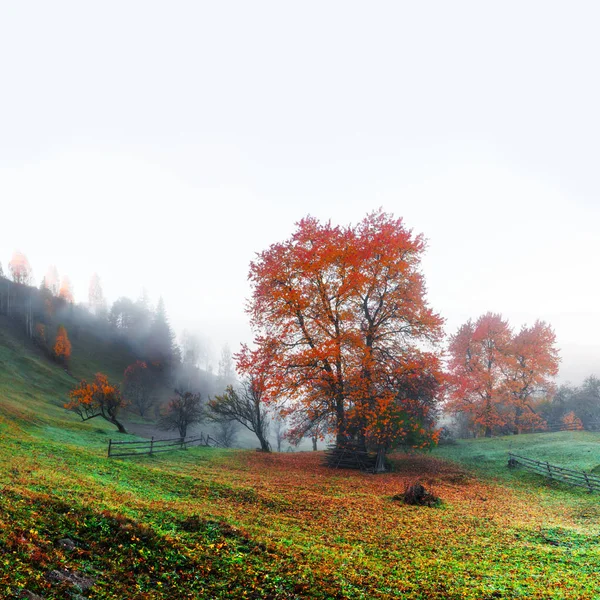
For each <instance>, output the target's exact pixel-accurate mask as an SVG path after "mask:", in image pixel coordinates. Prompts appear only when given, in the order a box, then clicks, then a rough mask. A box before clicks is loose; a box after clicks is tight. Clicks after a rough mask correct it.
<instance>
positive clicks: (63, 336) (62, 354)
mask: <svg viewBox="0 0 600 600" xmlns="http://www.w3.org/2000/svg"><path fill="white" fill-rule="evenodd" d="M52 351H53V352H54V357H55V358H56V360H58V361H59V362H62V363H65V364H66V363H67V362H68V360H69V358H71V342H70V341H69V336H68V335H67V330H66V329H65V327H64V325H59V327H58V331H57V333H56V339H55V340H54V347H53V348H52Z"/></svg>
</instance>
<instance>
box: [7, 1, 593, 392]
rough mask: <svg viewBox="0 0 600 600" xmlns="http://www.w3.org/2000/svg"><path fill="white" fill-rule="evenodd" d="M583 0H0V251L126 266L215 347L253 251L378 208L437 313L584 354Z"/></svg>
mask: <svg viewBox="0 0 600 600" xmlns="http://www.w3.org/2000/svg"><path fill="white" fill-rule="evenodd" d="M599 6H600V5H598V4H597V3H594V2H560V3H558V2H549V1H544V2H524V1H522V0H521V1H519V2H506V1H505V2H493V3H492V2H480V1H477V2H399V1H395V2H360V3H358V2H349V1H347V0H345V1H340V2H326V1H323V0H321V1H319V2H308V1H306V0H305V1H304V2H281V1H275V2H269V3H267V2H257V1H254V2H224V1H220V2H191V1H190V2H176V1H173V0H170V1H169V2H160V3H157V2H148V1H147V0H146V1H143V2H126V1H123V0H120V1H119V2H107V1H105V2H97V3H91V2H81V1H74V2H61V1H59V0H54V1H53V2H27V1H26V0H23V1H21V2H3V3H2V4H1V6H0V209H1V210H0V222H1V227H0V263H1V264H2V266H3V267H4V269H5V270H6V267H7V263H8V260H9V259H10V256H11V254H12V252H13V250H15V249H16V248H19V249H20V250H22V251H23V252H24V253H25V254H26V255H27V256H28V257H29V260H30V262H31V264H32V266H33V270H34V276H35V279H36V283H37V284H39V283H40V281H41V279H42V277H43V275H44V273H45V272H46V269H47V267H48V265H50V264H55V265H56V266H57V268H58V270H59V272H60V273H61V274H63V273H64V274H67V275H69V277H70V278H71V280H72V282H73V284H74V288H75V297H76V300H77V301H86V300H87V289H88V283H89V278H90V276H91V275H92V273H93V272H94V271H96V272H98V274H99V275H100V277H101V279H102V282H103V286H104V290H105V293H106V295H107V296H108V298H109V300H111V301H113V300H115V299H116V298H117V297H118V296H120V295H127V296H130V297H132V298H136V297H138V296H139V295H140V293H141V290H142V288H143V287H146V288H147V289H148V291H149V293H150V295H151V297H152V298H153V300H154V301H156V300H157V299H158V296H159V295H162V296H163V297H164V299H165V302H166V307H167V310H168V313H169V316H170V319H171V322H172V324H173V325H174V326H175V328H176V329H177V331H178V332H180V331H181V330H182V329H183V328H184V327H188V328H193V329H196V330H198V331H200V332H202V333H204V334H205V335H207V336H209V337H210V338H211V339H212V340H213V345H214V348H215V354H216V355H217V358H216V360H218V352H219V347H220V346H221V345H222V344H223V343H228V344H229V345H230V346H231V348H232V349H233V350H235V349H237V347H238V346H239V343H240V342H241V341H249V340H250V331H249V328H248V325H247V319H246V316H245V314H244V312H243V306H244V300H245V298H247V297H248V295H249V288H248V286H247V282H246V276H247V272H248V265H249V262H250V260H251V259H252V258H253V256H254V253H255V252H258V251H261V250H263V249H265V248H267V247H268V246H269V245H270V244H271V243H273V242H276V241H280V240H283V239H285V238H287V237H288V236H289V235H290V233H291V232H292V230H293V228H294V223H295V222H296V221H298V220H299V219H300V218H301V217H303V216H305V215H306V214H309V213H310V214H312V215H315V216H316V217H318V218H320V219H323V220H328V219H331V220H332V221H333V222H335V223H341V224H347V223H349V222H356V221H357V220H359V219H361V218H362V217H363V216H364V215H365V214H366V213H367V212H370V211H372V210H374V209H376V208H378V207H383V208H384V209H385V210H386V211H389V212H392V213H394V214H395V215H397V216H402V217H403V218H404V220H405V223H406V225H407V226H409V227H411V228H413V229H414V230H415V231H416V232H422V233H424V234H425V236H426V237H427V238H428V239H429V250H428V253H427V255H426V258H425V261H424V264H423V270H424V273H425V276H426V279H427V283H428V288H429V300H430V303H431V305H432V306H433V307H434V308H435V309H436V310H437V311H439V312H440V313H441V314H442V315H443V316H444V317H445V318H446V320H447V321H446V330H447V331H448V332H449V333H452V332H454V331H455V330H456V328H457V327H458V326H459V325H460V324H461V323H462V322H464V321H465V320H467V319H468V318H470V317H472V318H477V317H478V316H479V315H480V314H482V313H484V312H486V311H488V310H491V311H496V312H501V313H502V314H503V315H504V316H505V317H506V318H508V319H509V320H510V322H511V323H512V324H513V325H514V326H515V327H516V328H518V327H520V326H521V325H522V324H523V323H532V322H533V321H535V320H536V319H537V318H541V319H544V320H546V321H548V322H550V323H551V324H552V325H553V327H554V328H555V331H556V333H557V336H558V341H559V345H560V347H561V350H562V356H563V363H562V369H561V379H562V380H568V379H570V380H572V381H574V382H579V380H580V379H582V378H583V377H584V376H586V375H588V374H589V373H592V372H595V373H596V374H598V375H600V278H599V267H598V261H599V258H600V235H599V229H600V177H599V175H598V166H599V165H600V117H599V111H600V79H599V78H598V57H599V56H600V37H599V36H598V35H597V28H598V23H599V17H600V11H599V8H598V7H599ZM216 360H215V362H216Z"/></svg>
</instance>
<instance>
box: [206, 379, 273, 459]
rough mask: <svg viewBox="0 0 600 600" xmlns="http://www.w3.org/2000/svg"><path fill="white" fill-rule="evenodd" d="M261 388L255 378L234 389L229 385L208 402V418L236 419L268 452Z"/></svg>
mask: <svg viewBox="0 0 600 600" xmlns="http://www.w3.org/2000/svg"><path fill="white" fill-rule="evenodd" d="M262 397H263V390H262V388H261V386H260V384H259V383H258V382H256V380H252V379H247V380H245V381H244V382H242V385H241V387H239V388H238V389H235V388H234V387H233V386H231V385H229V386H227V388H226V389H225V392H223V394H221V395H218V396H215V397H214V398H213V399H212V400H211V401H210V402H209V403H208V408H209V411H210V412H209V418H210V419H211V420H213V421H215V422H217V423H218V422H220V421H222V420H228V421H237V422H238V423H240V425H243V426H244V427H245V428H246V429H248V430H249V431H251V432H252V433H254V434H255V435H256V437H257V438H258V441H259V442H260V449H261V450H262V451H263V452H270V451H271V445H270V444H269V440H268V439H267V436H268V433H269V417H268V414H267V409H266V407H265V406H264V405H263V404H262V402H261V400H262Z"/></svg>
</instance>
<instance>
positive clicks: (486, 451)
mask: <svg viewBox="0 0 600 600" xmlns="http://www.w3.org/2000/svg"><path fill="white" fill-rule="evenodd" d="M87 352H88V354H87V355H86V358H85V359H82V360H81V361H80V362H79V363H77V362H76V364H78V366H77V370H78V373H83V371H85V370H86V369H89V370H90V374H93V371H95V370H104V371H106V369H103V368H102V367H103V365H102V364H101V363H102V361H103V358H102V356H103V354H102V353H103V352H104V350H102V349H101V350H98V354H95V352H94V349H93V347H92V343H91V342H89V345H88V347H87ZM113 369H114V370H115V371H118V370H119V369H120V367H118V368H117V366H114V367H113ZM83 374H85V375H87V373H83ZM71 385H72V379H71V378H70V377H69V376H68V375H67V374H66V373H65V372H64V370H62V369H60V368H59V367H57V366H56V365H54V364H52V363H50V362H48V361H47V360H46V359H45V358H44V357H43V356H42V355H40V354H38V353H37V352H36V350H35V348H34V347H32V346H30V345H28V342H27V341H23V340H20V338H19V336H18V335H15V334H14V333H13V332H12V331H9V330H7V329H3V328H0V409H1V410H0V597H1V598H11V597H18V594H20V592H21V590H25V589H27V590H29V591H31V592H35V593H37V594H40V595H42V596H43V597H44V598H46V599H59V598H60V599H69V598H75V597H79V598H81V597H83V598H98V599H109V598H110V599H118V600H123V599H125V598H127V599H134V600H137V599H140V600H141V599H155V598H156V599H163V598H164V599H179V598H236V599H237V598H269V599H276V598H282V599H283V598H286V599H291V598H331V599H334V598H357V599H358V598H361V599H370V598H380V599H384V598H385V599H387V598H404V599H413V598H414V599H423V600H428V599H440V600H441V599H448V598H449V599H454V598H457V599H458V598H472V599H491V598H557V599H558V598H582V599H583V598H590V599H591V598H597V597H598V592H597V582H598V568H599V565H600V527H599V526H598V522H599V519H600V497H599V495H595V496H592V495H589V494H587V493H586V492H585V491H583V490H571V489H568V488H565V487H564V486H562V487H552V485H549V484H548V482H546V481H545V480H544V479H543V478H541V477H536V476H534V475H529V474H527V473H526V472H524V471H522V470H509V469H507V468H506V462H507V453H508V450H509V449H510V450H512V451H514V452H521V453H523V454H525V455H526V456H531V457H534V458H540V459H543V460H550V462H554V463H555V464H562V465H566V466H572V467H575V468H585V469H590V468H592V467H594V466H595V465H596V464H599V463H600V455H599V448H600V436H599V435H597V434H590V433H585V432H576V433H572V432H565V433H557V434H539V435H523V436H518V437H517V436H512V437H507V438H495V439H491V440H485V439H480V440H468V441H461V442H459V443H457V444H456V445H452V446H444V447H441V448H438V449H436V450H435V451H434V452H433V453H432V455H428V456H422V455H414V456H397V457H395V458H394V459H393V462H394V464H395V467H396V470H395V471H394V472H393V473H389V474H385V475H382V476H372V475H366V474H361V473H357V472H345V471H331V470H328V469H326V468H324V467H322V466H321V465H320V463H321V455H320V454H317V453H311V452H308V453H282V454H273V455H263V454H262V453H257V452H250V451H236V450H216V449H207V448H194V449H190V450H187V451H177V450H176V451H173V452H172V453H164V454H160V455H156V456H153V457H150V456H143V457H135V458H134V459H123V460H108V459H107V458H106V445H107V440H108V439H109V437H113V438H115V437H118V434H116V432H115V431H114V428H112V427H111V426H110V425H109V424H108V423H106V422H103V421H101V420H94V421H90V422H86V423H82V422H81V421H78V420H77V418H76V416H75V415H73V414H71V413H68V412H67V411H65V410H64V409H63V408H62V403H63V402H64V400H65V398H66V394H67V392H68V390H69V389H70V387H71ZM415 479H420V480H421V481H423V482H424V483H425V485H426V486H427V487H428V488H432V489H433V490H434V491H435V492H436V493H437V494H438V495H439V496H441V498H442V504H441V505H440V506H439V507H436V508H425V507H423V508H422V507H412V506H405V505H403V504H401V503H398V502H397V501H395V500H393V497H394V496H395V495H396V494H398V493H399V492H402V490H403V489H404V486H405V485H406V484H407V483H409V482H411V481H414V480H415ZM63 538H69V539H70V540H72V541H73V542H74V543H75V544H76V546H75V548H74V549H71V550H69V549H66V548H64V547H62V546H61V544H60V542H59V540H61V539H63ZM64 569H68V570H69V571H70V572H78V573H79V574H81V575H82V576H85V577H88V578H89V579H90V580H91V581H92V580H93V582H94V585H93V586H92V587H91V588H90V589H87V590H78V589H77V587H76V586H73V585H71V584H69V583H68V582H63V583H62V584H59V583H55V582H52V581H51V577H49V573H51V572H52V571H55V570H59V571H62V570H64ZM77 595H78V596H77Z"/></svg>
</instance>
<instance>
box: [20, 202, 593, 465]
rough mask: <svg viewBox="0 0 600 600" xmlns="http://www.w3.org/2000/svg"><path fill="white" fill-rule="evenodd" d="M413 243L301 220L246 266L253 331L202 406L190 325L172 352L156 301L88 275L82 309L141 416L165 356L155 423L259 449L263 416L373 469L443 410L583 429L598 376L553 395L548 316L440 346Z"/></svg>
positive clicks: (392, 220)
mask: <svg viewBox="0 0 600 600" xmlns="http://www.w3.org/2000/svg"><path fill="white" fill-rule="evenodd" d="M425 249H426V242H425V239H424V238H423V236H422V235H418V234H414V233H413V231H412V230H410V229H408V228H407V227H406V226H405V225H404V223H403V221H402V219H398V218H396V217H394V216H393V215H391V214H388V213H385V212H383V211H381V210H380V211H376V212H374V213H371V214H368V215H367V216H366V217H365V218H364V219H363V220H361V221H360V222H359V223H357V224H354V225H348V226H337V225H333V224H331V223H330V222H326V223H322V222H320V221H318V220H317V219H315V218H313V217H306V218H305V219H302V220H301V221H300V222H299V223H297V226H296V230H295V231H294V232H293V234H292V235H291V237H289V238H288V239H286V240H284V241H282V242H278V243H275V244H273V245H271V246H270V247H269V248H267V249H266V250H264V251H263V252H261V253H259V254H258V255H257V257H256V259H255V260H254V261H252V262H251V264H250V272H249V281H250V284H251V297H250V299H249V301H248V304H247V313H248V315H249V318H250V323H251V326H252V328H253V331H254V334H255V335H254V340H253V343H252V345H251V346H248V345H243V346H242V348H241V350H240V351H239V352H238V353H237V354H236V355H235V367H234V366H233V363H232V362H231V360H230V359H229V360H226V359H227V358H228V357H222V361H221V362H220V365H219V374H220V375H223V379H224V380H228V383H230V384H231V385H230V386H229V387H227V388H226V389H225V391H224V392H222V393H217V394H213V395H211V399H210V400H209V401H208V402H207V403H206V404H205V406H204V409H203V410H199V409H198V410H197V411H196V409H197V408H198V406H199V402H200V401H199V400H195V397H196V395H197V394H196V393H195V392H194V390H193V384H192V379H193V374H194V368H195V367H197V364H198V360H199V354H200V352H201V349H200V345H199V344H198V343H197V340H194V338H193V336H189V335H188V336H187V337H186V336H184V339H183V344H182V347H181V348H179V347H178V346H176V345H175V344H174V336H173V334H172V332H171V330H170V328H169V326H168V321H167V319H166V314H165V312H164V305H162V304H160V303H159V306H158V307H157V311H156V313H155V314H154V315H153V316H152V315H151V314H150V312H149V311H148V308H147V303H146V301H145V300H144V298H142V299H140V300H138V301H137V302H132V301H131V300H128V299H126V298H121V299H119V300H117V302H115V303H114V304H113V306H112V307H111V309H110V311H108V310H106V308H103V303H102V294H101V288H100V286H99V281H96V282H95V284H94V286H93V287H94V290H95V291H94V294H93V296H94V300H93V302H92V293H91V291H90V306H92V304H93V306H94V311H95V312H96V314H105V315H106V320H107V322H108V323H109V324H110V326H111V328H112V329H113V330H115V331H117V332H118V333H119V334H120V335H121V336H122V337H123V339H126V340H127V341H128V343H129V344H130V345H131V346H132V347H134V348H136V351H137V353H138V354H139V355H140V357H141V358H143V359H144V360H140V361H138V362H136V363H135V364H132V365H131V366H130V367H128V370H127V372H126V377H125V379H124V384H123V390H124V391H126V395H127V396H128V398H129V400H130V402H131V403H133V404H134V405H135V406H136V407H137V409H138V410H139V411H140V413H141V414H142V413H143V411H144V410H146V407H145V406H144V401H143V398H144V397H146V396H147V393H146V391H145V390H146V389H147V387H148V385H149V384H148V378H149V376H150V374H151V373H152V372H153V371H154V370H155V367H157V365H158V367H159V370H160V369H167V370H168V368H169V366H172V365H173V364H178V365H180V370H179V373H180V379H179V380H178V382H177V383H178V384H179V385H178V386H177V389H178V390H179V391H178V392H177V394H176V395H175V396H173V397H172V399H171V401H170V402H169V407H170V408H169V409H168V410H167V412H166V413H165V415H163V419H164V418H166V415H167V414H169V415H170V416H171V417H172V419H175V421H173V422H172V423H171V425H172V426H174V427H175V426H176V427H179V425H173V423H175V422H176V421H177V418H176V415H177V414H180V415H181V414H185V413H186V411H187V410H188V408H189V412H190V414H195V415H196V416H195V417H194V418H197V419H200V418H205V419H206V418H209V419H212V420H213V421H214V422H220V423H221V424H225V423H228V424H229V425H231V423H232V422H238V423H239V424H240V425H241V426H244V427H246V428H248V429H250V430H251V431H253V432H254V433H255V434H256V435H257V437H258V439H259V442H260V445H261V448H262V449H263V450H268V449H269V443H268V440H267V438H266V436H264V434H263V432H262V427H263V425H262V424H261V423H263V422H266V421H268V420H269V419H268V418H266V417H265V415H266V414H267V412H270V413H271V414H277V415H279V416H280V418H281V419H285V420H286V423H289V428H288V429H287V431H286V437H287V439H288V440H292V441H294V440H295V441H297V440H299V439H302V438H303V437H310V438H312V439H313V442H314V443H316V440H317V439H323V438H325V437H328V436H331V437H333V439H335V441H336V444H337V445H338V446H346V447H354V448H357V449H359V450H369V451H373V452H375V453H376V454H377V457H378V458H377V465H378V469H382V468H383V465H384V456H385V454H386V453H388V452H389V451H390V450H392V449H393V448H396V447H398V446H405V447H406V446H409V447H415V448H425V447H429V446H431V445H433V444H435V443H436V442H437V440H438V437H439V435H440V429H439V427H438V426H437V423H438V422H439V417H440V414H441V413H442V412H444V411H445V412H446V413H448V412H449V413H453V414H458V415H460V419H461V423H462V424H463V425H464V428H465V429H466V430H467V431H468V432H469V433H470V434H471V435H486V436H491V435H496V434H506V433H521V432H523V431H529V430H532V429H543V428H544V427H545V426H547V424H548V423H549V422H552V421H553V420H555V419H571V420H572V421H573V420H579V421H581V423H582V426H585V427H593V426H594V427H595V425H594V424H595V423H596V416H595V415H596V412H595V411H596V406H597V404H598V402H597V400H596V399H597V391H598V386H596V387H594V386H595V385H596V383H595V382H597V380H595V378H590V379H589V380H586V382H585V383H584V385H583V386H581V388H573V387H570V386H563V387H561V388H559V389H558V391H557V389H556V386H555V383H554V380H555V377H556V375H557V373H558V367H559V361H560V359H559V352H558V348H557V345H556V336H555V334H554V331H553V330H552V328H551V326H550V325H549V324H547V323H545V322H543V321H537V322H535V323H534V324H533V325H531V326H524V327H522V328H521V329H520V330H518V331H514V330H513V328H512V327H511V326H510V324H509V323H508V321H507V320H505V319H504V318H503V317H502V316H501V315H500V314H494V313H487V314H485V315H482V316H481V317H479V318H478V319H477V320H476V321H472V320H469V321H468V322H467V323H465V324H464V325H462V326H461V327H459V329H458V331H457V332H456V333H454V334H453V335H451V336H450V337H449V340H448V344H447V347H446V345H445V344H446V338H445V335H444V330H443V325H444V320H443V318H442V317H441V316H440V314H439V313H437V312H436V311H435V310H433V308H432V307H430V305H429V303H428V300H427V296H426V286H425V277H424V275H423V273H422V270H421V260H422V256H423V253H424V251H425ZM13 281H14V275H13ZM91 289H92V286H90V290H91ZM65 293H66V292H65ZM63 299H64V298H63ZM103 311H104V313H103ZM236 371H237V373H238V374H239V376H240V377H241V383H237V385H236V384H235V379H236V377H235V373H236ZM225 373H226V375H225ZM594 394H596V395H594ZM186 407H187V408H186ZM190 407H191V408H190ZM194 411H196V413H197V414H196V413H195V412H194ZM262 411H267V412H262ZM586 411H587V412H586ZM571 413H572V414H571ZM184 420H185V419H184ZM179 422H181V420H180V421H179ZM188 425H189V423H188ZM182 427H183V426H182ZM184 429H185V428H181V429H180V432H182V431H184ZM279 429H281V427H279ZM261 436H262V439H261Z"/></svg>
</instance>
